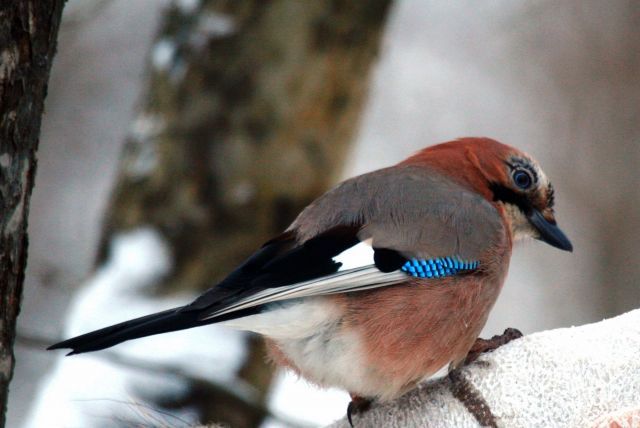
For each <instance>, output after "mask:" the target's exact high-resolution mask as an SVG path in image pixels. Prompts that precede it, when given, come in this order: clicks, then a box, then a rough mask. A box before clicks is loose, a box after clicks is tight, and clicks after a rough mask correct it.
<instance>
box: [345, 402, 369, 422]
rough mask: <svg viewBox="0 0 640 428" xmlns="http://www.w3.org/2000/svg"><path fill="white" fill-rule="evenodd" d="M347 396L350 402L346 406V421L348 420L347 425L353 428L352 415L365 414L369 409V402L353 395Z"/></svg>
mask: <svg viewBox="0 0 640 428" xmlns="http://www.w3.org/2000/svg"><path fill="white" fill-rule="evenodd" d="M349 395H351V402H350V403H349V405H348V406H347V419H348V420H349V425H351V428H353V420H352V417H353V414H354V413H361V412H366V411H367V410H369V407H371V400H369V399H367V398H363V397H359V396H357V395H355V394H349Z"/></svg>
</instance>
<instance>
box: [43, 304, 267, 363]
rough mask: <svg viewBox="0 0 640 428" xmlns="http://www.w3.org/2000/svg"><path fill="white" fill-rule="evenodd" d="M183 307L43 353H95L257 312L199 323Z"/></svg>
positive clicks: (197, 316)
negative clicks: (126, 343) (59, 351)
mask: <svg viewBox="0 0 640 428" xmlns="http://www.w3.org/2000/svg"><path fill="white" fill-rule="evenodd" d="M186 308H187V307H184V306H183V307H179V308H173V309H168V310H166V311H162V312H158V313H155V314H151V315H146V316H144V317H140V318H135V319H132V320H129V321H125V322H121V323H120V324H115V325H112V326H109V327H105V328H101V329H100V330H96V331H92V332H90V333H86V334H83V335H81V336H77V337H74V338H71V339H68V340H65V341H63V342H60V343H56V344H55V345H51V346H49V347H48V348H47V349H48V350H51V349H63V348H68V349H71V352H69V353H68V354H67V355H74V354H82V353H84V352H92V351H99V350H101V349H106V348H110V347H112V346H114V345H117V344H118V343H122V342H126V341H127V340H131V339H139V338H141V337H146V336H153V335H155V334H162V333H169V332H170V331H178V330H185V329H188V328H193V327H199V326H202V325H207V324H214V323H217V322H221V321H226V320H229V319H234V318H241V317H244V316H248V315H253V314H255V313H258V312H260V309H261V308H260V307H253V308H247V309H244V310H240V311H236V312H232V313H229V314H225V315H222V316H219V317H216V318H209V319H206V320H202V319H201V318H202V317H201V315H202V311H200V310H195V311H194V310H185V309H186Z"/></svg>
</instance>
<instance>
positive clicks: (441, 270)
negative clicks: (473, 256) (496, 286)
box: [400, 257, 480, 278]
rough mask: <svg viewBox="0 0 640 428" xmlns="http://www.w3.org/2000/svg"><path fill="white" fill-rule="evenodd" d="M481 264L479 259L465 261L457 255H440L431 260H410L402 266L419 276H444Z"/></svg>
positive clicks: (404, 269)
mask: <svg viewBox="0 0 640 428" xmlns="http://www.w3.org/2000/svg"><path fill="white" fill-rule="evenodd" d="M478 266H480V262H478V261H471V262H467V261H463V260H460V259H459V258H457V257H438V258H435V259H429V260H418V259H411V260H408V261H407V262H406V263H405V264H404V265H402V267H401V268H400V269H401V270H402V271H404V272H406V273H407V274H409V275H411V276H414V277H417V278H443V277H445V276H452V275H456V274H458V273H461V272H465V271H470V270H474V269H476V268H477V267H478Z"/></svg>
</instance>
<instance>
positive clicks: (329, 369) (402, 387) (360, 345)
mask: <svg viewBox="0 0 640 428" xmlns="http://www.w3.org/2000/svg"><path fill="white" fill-rule="evenodd" d="M526 238H533V239H537V240H540V241H542V242H545V243H547V244H549V245H551V246H553V247H556V248H558V249H560V250H565V251H572V250H573V246H572V244H571V242H570V240H569V239H568V238H567V236H566V235H565V234H564V233H563V232H562V230H561V229H560V228H559V227H558V226H557V223H556V219H555V214H554V189H553V186H552V184H551V182H550V181H549V179H548V178H547V176H546V175H545V173H544V172H543V171H542V169H541V168H540V166H539V164H538V162H537V161H536V160H535V159H534V158H532V157H531V156H529V155H528V154H526V153H524V152H522V151H520V150H518V149H516V148H514V147H511V146H508V145H506V144H502V143H500V142H498V141H496V140H493V139H490V138H480V137H467V138H460V139H457V140H453V141H449V142H445V143H441V144H437V145H433V146H429V147H426V148H424V149H422V150H420V151H418V152H417V153H415V154H413V155H412V156H410V157H409V158H407V159H406V160H404V161H401V162H400V163H398V164H396V165H393V166H390V167H387V168H383V169H379V170H376V171H373V172H369V173H365V174H363V175H360V176H356V177H354V178H350V179H347V180H345V181H344V182H342V183H340V184H338V185H337V186H336V187H334V188H333V189H332V190H329V191H328V192H327V193H325V194H324V195H322V196H320V197H319V198H318V199H316V200H315V201H313V202H312V203H311V204H310V205H308V206H307V207H306V208H305V209H303V210H302V212H300V214H299V215H298V216H297V218H296V219H295V220H294V221H293V223H292V224H291V225H290V226H289V227H288V228H287V229H286V230H285V231H284V232H282V233H281V234H280V235H278V236H276V237H274V238H273V239H271V240H269V241H268V242H266V243H265V244H264V245H263V246H262V247H261V248H259V249H258V250H257V251H256V252H255V253H254V254H253V255H251V256H250V257H249V258H248V259H247V260H246V261H245V262H244V263H242V264H240V265H239V266H238V267H237V268H235V270H233V271H231V273H230V274H229V275H228V276H227V277H226V278H224V279H223V280H222V281H220V282H219V283H217V284H215V285H214V286H213V287H212V288H210V289H209V290H207V291H206V292H204V293H203V294H202V295H200V296H199V297H197V298H196V299H195V300H194V301H193V302H192V303H190V304H187V305H185V306H181V307H178V308H173V309H169V310H165V311H162V312H158V313H154V314H151V315H146V316H142V317H140V318H136V319H132V320H128V321H124V322H122V323H119V324H116V325H112V326H109V327H106V328H103V329H100V330H96V331H93V332H89V333H86V334H83V335H80V336H78V337H74V338H71V339H68V340H65V341H62V342H60V343H57V344H55V345H52V346H50V347H49V348H48V349H60V348H67V349H70V350H71V351H70V352H69V354H67V355H73V354H81V353H85V352H92V351H98V350H101V349H105V348H109V347H112V346H114V345H117V344H119V343H121V342H124V341H128V340H132V339H137V338H141V337H145V336H150V335H156V334H161V333H167V332H171V331H176V330H183V329H188V328H192V327H199V326H204V325H208V324H213V323H219V324H222V325H225V326H228V327H230V328H235V329H240V330H245V331H251V332H254V333H258V334H259V335H262V336H264V337H265V339H266V341H267V345H268V349H269V354H270V356H271V358H272V360H273V361H274V362H275V363H276V364H279V365H281V366H284V367H286V368H289V369H291V370H293V371H294V372H296V373H298V374H299V375H301V376H302V377H303V378H305V379H307V380H308V381H310V382H312V383H314V384H317V385H319V386H322V387H338V388H342V389H344V390H346V391H348V392H349V393H350V395H351V397H352V400H353V401H352V402H351V404H358V402H370V401H371V400H376V401H380V402H384V401H389V400H393V399H395V398H397V397H399V396H401V395H403V394H404V393H406V392H408V391H409V390H411V389H413V388H415V387H416V385H417V384H418V383H419V382H421V381H422V380H424V379H426V378H429V377H430V376H433V375H434V374H436V373H438V372H439V371H441V370H442V369H443V368H444V369H445V370H452V369H455V368H457V367H460V366H461V365H462V364H464V361H465V358H466V357H467V354H468V353H469V351H470V349H471V348H472V346H473V345H474V343H475V342H476V339H478V335H479V334H480V331H481V330H482V328H483V326H484V325H485V323H486V321H487V317H488V315H489V312H490V311H491V309H492V307H493V306H494V303H495V302H496V299H497V297H498V295H499V293H500V291H501V289H502V286H503V284H504V282H505V279H506V276H507V272H508V268H509V262H510V258H511V253H512V246H513V244H514V243H515V242H517V241H520V240H523V239H526ZM212 346H215V344H212ZM351 404H350V408H349V411H348V416H349V421H350V422H351V409H352V408H351Z"/></svg>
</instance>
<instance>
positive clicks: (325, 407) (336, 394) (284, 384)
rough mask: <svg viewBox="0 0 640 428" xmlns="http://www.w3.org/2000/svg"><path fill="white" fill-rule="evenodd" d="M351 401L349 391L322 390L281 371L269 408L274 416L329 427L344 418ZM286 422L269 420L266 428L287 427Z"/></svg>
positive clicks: (275, 381)
mask: <svg viewBox="0 0 640 428" xmlns="http://www.w3.org/2000/svg"><path fill="white" fill-rule="evenodd" d="M349 401H351V398H349V394H347V393H346V392H345V391H342V390H339V389H336V388H330V389H320V388H318V387H316V386H314V385H312V384H310V383H309V382H307V381H305V380H304V379H301V378H300V377H299V376H297V375H295V374H294V373H292V372H291V371H288V370H281V371H279V372H278V376H277V377H276V379H275V380H274V382H273V386H272V390H271V392H270V393H269V397H268V405H269V408H270V409H271V410H272V411H273V413H274V414H275V415H276V416H277V415H284V416H286V418H287V419H288V420H289V419H291V420H294V421H299V422H300V424H301V425H305V426H325V425H327V424H330V423H331V422H333V421H335V420H337V419H340V418H341V417H343V416H344V414H345V412H346V410H347V405H348V404H349ZM284 427H286V425H284V424H283V423H282V422H279V421H276V420H274V419H269V420H267V421H265V422H264V423H263V424H262V428H284Z"/></svg>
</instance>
